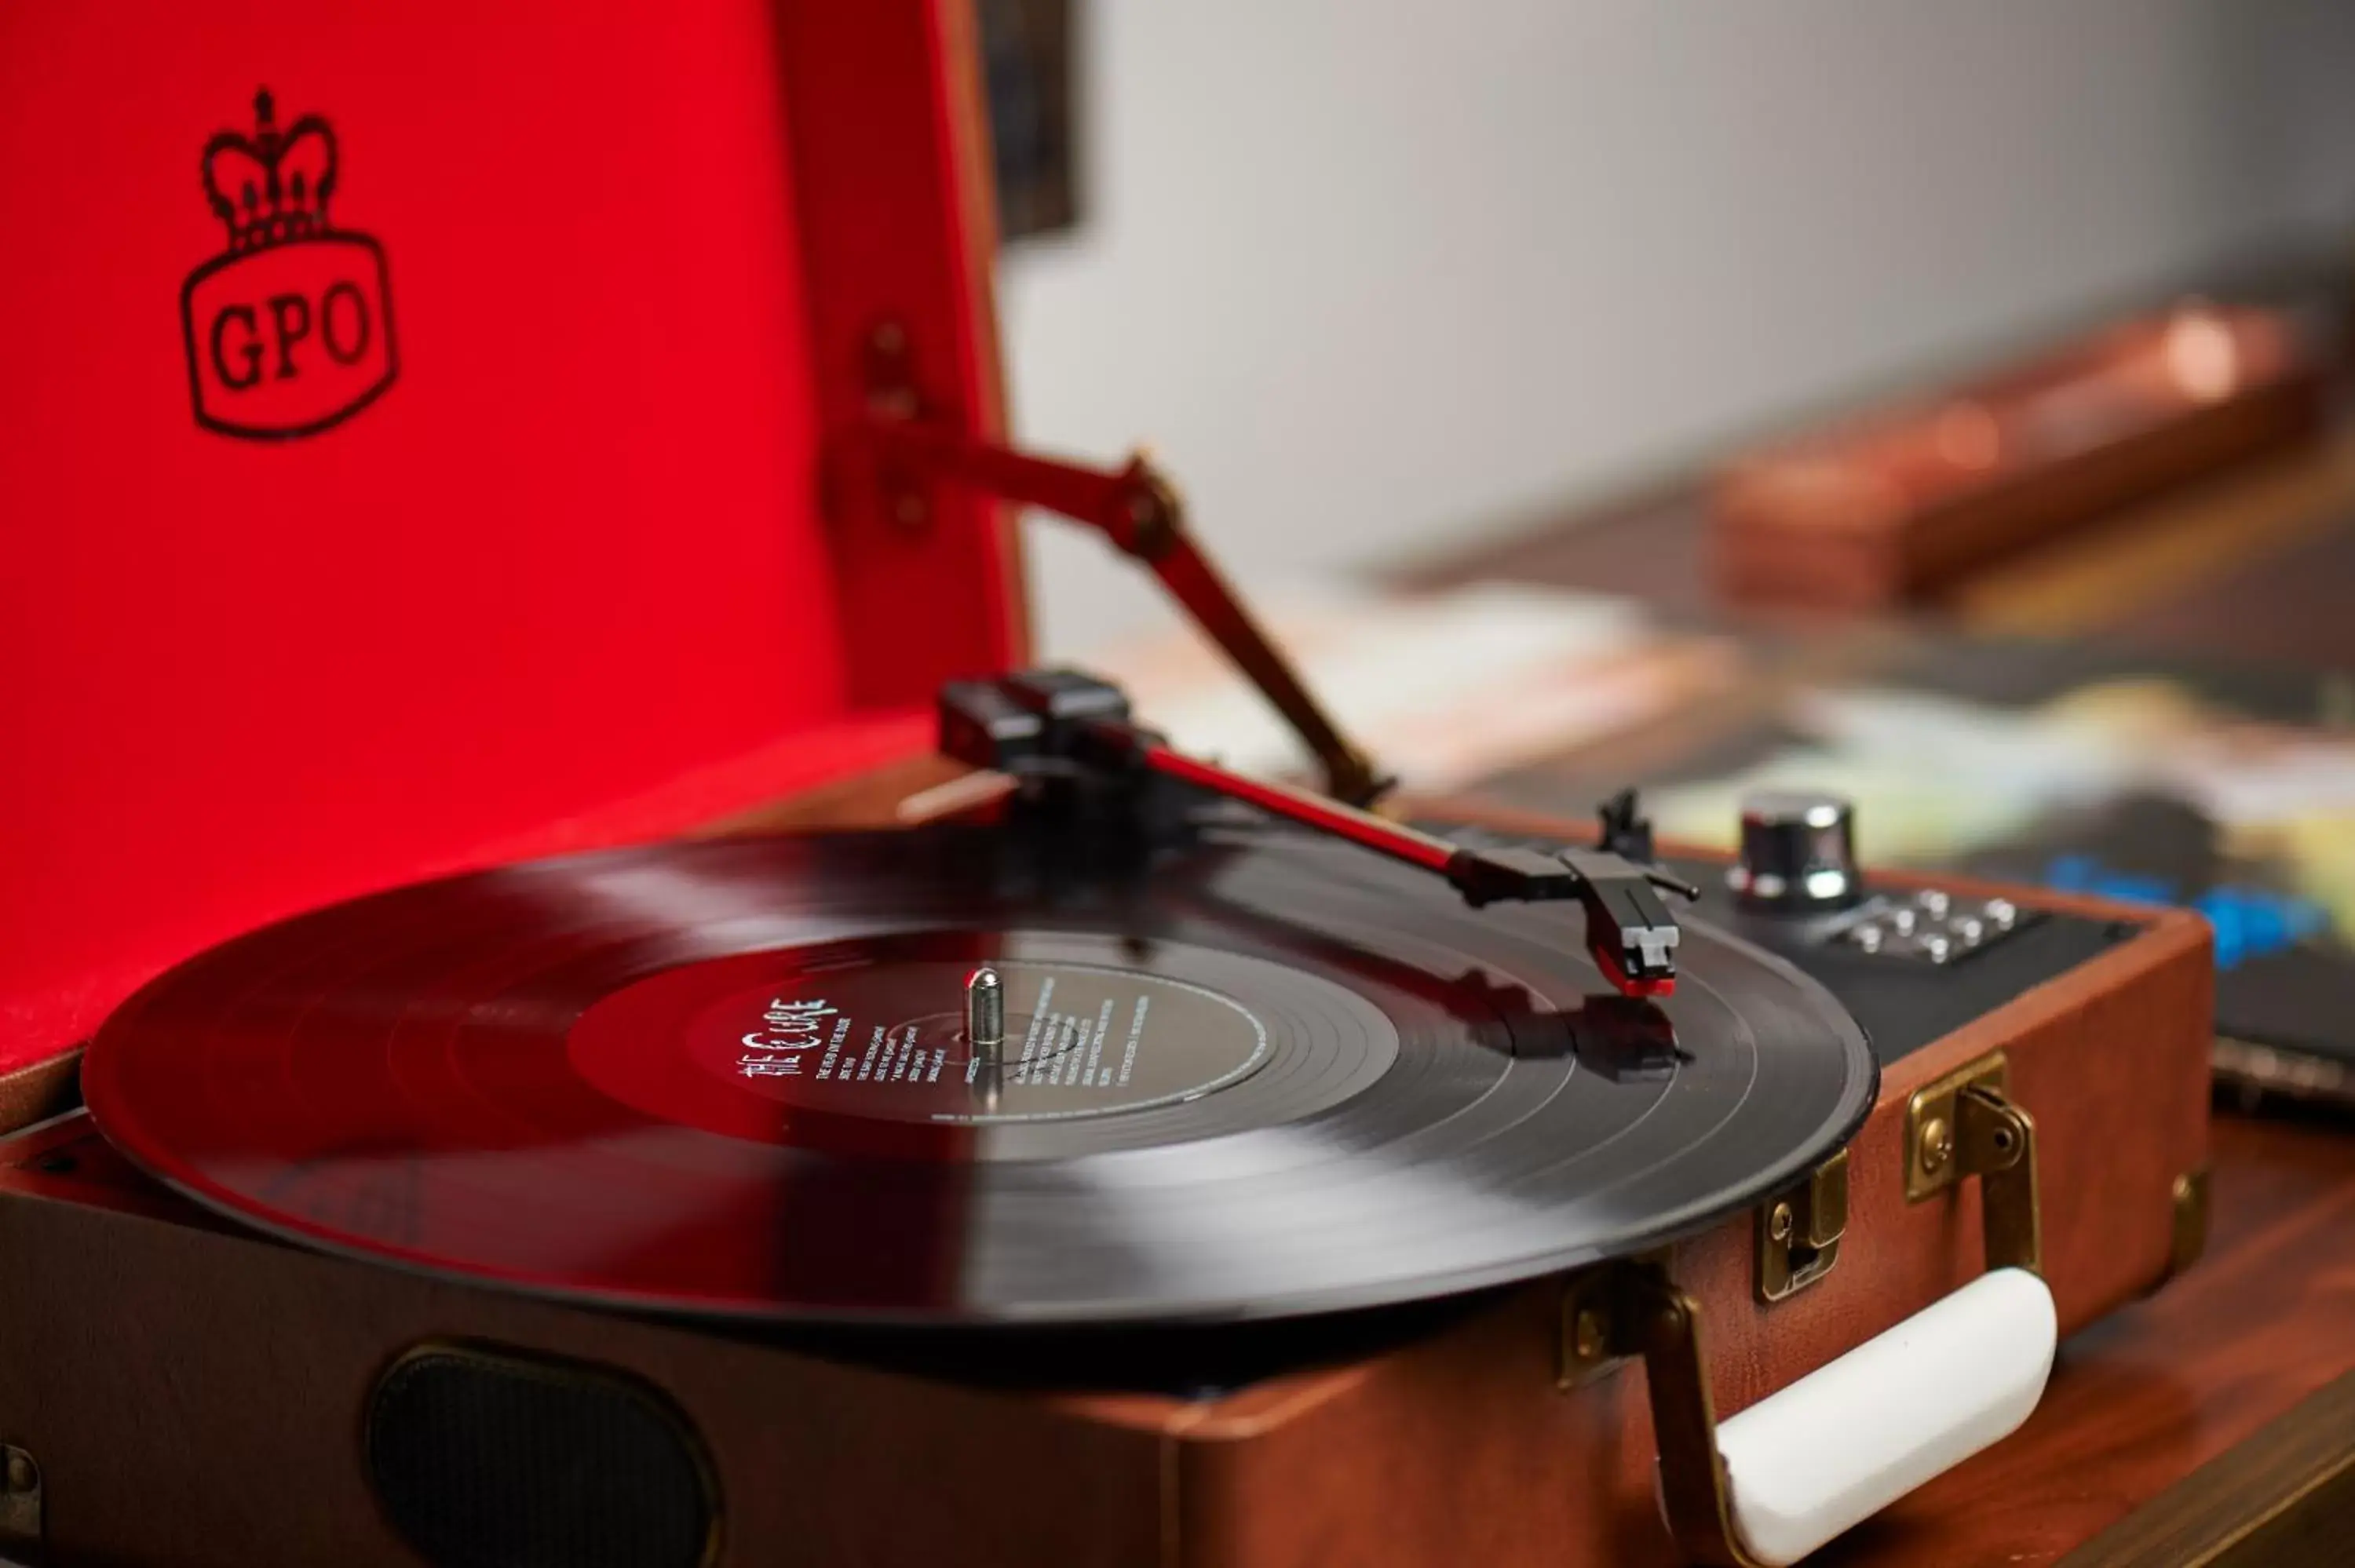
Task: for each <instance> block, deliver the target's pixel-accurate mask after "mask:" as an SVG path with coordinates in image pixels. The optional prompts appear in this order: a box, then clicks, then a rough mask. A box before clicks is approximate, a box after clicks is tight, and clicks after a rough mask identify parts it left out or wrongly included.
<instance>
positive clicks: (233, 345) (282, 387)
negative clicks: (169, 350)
mask: <svg viewBox="0 0 2355 1568" xmlns="http://www.w3.org/2000/svg"><path fill="white" fill-rule="evenodd" d="M337 159H338V153H337V146H336V132H335V128H334V127H333V126H331V125H329V124H328V123H327V122H326V121H325V119H323V118H322V117H320V116H319V115H316V114H304V115H302V116H301V117H299V118H297V119H296V120H295V121H294V122H293V123H292V124H289V125H287V126H284V127H283V128H282V127H281V126H280V125H279V123H278V116H277V103H276V101H275V100H274V99H272V96H271V93H270V90H269V89H268V88H263V89H261V90H260V91H258V92H256V93H255V94H254V95H253V130H252V131H251V132H244V131H220V132H215V133H214V135H213V136H212V138H211V139H210V140H209V141H208V142H207V143H205V148H204V158H203V163H202V172H203V177H204V190H205V199H206V201H207V202H208V204H209V205H210V206H211V207H212V210H213V213H214V215H215V216H216V217H218V218H219V219H220V221H221V222H222V223H223V224H224V225H226V226H227V228H228V241H229V243H228V249H226V250H224V251H223V252H222V253H221V254H219V255H218V256H216V257H214V258H212V259H211V260H208V261H207V262H205V263H204V264H203V265H202V266H200V267H198V268H197V270H195V271H193V272H191V273H190V274H188V280H187V281H186V283H185V284H184V285H183V286H182V288H181V291H180V325H181V332H182V335H183V337H184V339H185V343H186V350H187V356H188V388H189V396H190V397H191V398H192V399H193V401H194V405H195V410H196V417H197V424H198V425H200V426H202V427H203V428H204V429H208V430H212V431H214V432H216V433H218V434H220V435H224V436H237V437H242V438H245V439H247V440H293V439H294V438H297V437H301V436H308V435H315V434H317V433H318V432H319V431H321V430H324V429H329V428H331V427H333V426H335V425H338V424H341V423H342V422H343V421H344V420H346V419H347V418H351V416H352V415H354V414H356V413H357V412H359V410H360V409H362V408H366V407H368V405H369V404H370V403H372V402H374V401H375V400H376V399H377V398H378V397H380V396H382V395H383V393H384V391H385V389H386V388H387V387H390V386H391V385H392V382H393V377H394V376H396V375H397V374H398V372H399V368H400V361H399V357H398V355H397V354H396V352H395V349H394V344H393V336H392V294H391V280H390V277H389V272H388V270H387V269H386V266H385V259H384V247H383V246H381V245H379V244H378V243H377V241H376V240H375V239H374V238H370V237H369V236H368V235H365V234H359V233H356V232H354V231H352V230H349V229H341V228H335V227H334V226H333V225H332V224H331V223H330V222H329V221H328V216H327V204H328V202H329V201H330V199H332V198H333V197H334V196H335V195H336V178H337Z"/></svg>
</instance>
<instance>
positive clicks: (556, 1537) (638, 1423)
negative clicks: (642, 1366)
mask: <svg viewBox="0 0 2355 1568" xmlns="http://www.w3.org/2000/svg"><path fill="white" fill-rule="evenodd" d="M710 1475H711V1471H710V1467H709V1464H707V1463H706V1462H705V1459H704V1456H703V1453H702V1451H701V1448H700V1446H699V1445H698V1443H697V1441H696V1438H695V1435H694V1433H693V1432H692V1431H691V1430H690V1429H689V1428H688V1427H687V1424H686V1422H685V1420H684V1419H682V1418H681V1417H680V1416H679V1415H678V1414H677V1413H676V1412H675V1411H674V1410H673V1409H672V1407H671V1405H670V1404H669V1403H668V1402H667V1401H666V1400H665V1399H664V1398H663V1397H662V1396H661V1395H659V1394H657V1393H655V1392H654V1391H653V1390H651V1389H649V1388H646V1387H645V1386H643V1385H642V1384H639V1383H634V1382H632V1381H630V1380H627V1379H624V1378H621V1377H616V1376H614V1375H613V1374H612V1373H610V1372H603V1371H601V1370H599V1369H596V1368H593V1367H588V1366H583V1365H581V1364H578V1363H574V1362H567V1361H542V1360H538V1359H536V1358H534V1359H526V1358H523V1357H519V1356H514V1355H507V1354H502V1353H499V1352H496V1351H487V1350H479V1349H474V1348H472V1347H467V1346H449V1345H437V1346H432V1347H429V1348H424V1349H421V1350H417V1351H411V1352H410V1353H409V1354H408V1355H406V1356H403V1357H402V1358H401V1359H400V1361H396V1362H394V1363H393V1364H392V1366H391V1367H390V1368H389V1369H388V1370H387V1371H386V1372H385V1374H384V1376H383V1377H382V1378H380V1379H378V1383H377V1386H376V1392H375V1393H374V1394H373V1395H372V1396H371V1397H370V1399H369V1402H368V1480H369V1483H370V1484H371V1485H372V1486H373V1487H374V1488H375V1489H376V1495H377V1499H378V1502H379V1503H380V1504H381V1505H382V1507H383V1509H384V1511H385V1515H386V1517H387V1518H388V1519H389V1520H391V1522H392V1525H393V1528H394V1529H396V1530H398V1531H400V1533H401V1535H402V1536H403V1537H404V1538H406V1539H407V1541H408V1542H409V1543H410V1545H411V1546H412V1547H414V1548H416V1550H417V1551H418V1552H419V1553H420V1554H421V1555H422V1556H423V1557H424V1558H425V1559H426V1561H427V1562H429V1563H433V1564H434V1565H435V1568H607V1565H608V1564H611V1565H612V1568H698V1564H701V1563H705V1562H706V1561H707V1560H708V1559H709V1557H710V1556H711V1555H712V1547H713V1544H714V1542H716V1540H717V1534H718V1532H717V1531H716V1529H715V1528H714V1527H715V1521H716V1519H717V1514H718V1510H717V1506H716V1503H715V1500H714V1499H713V1496H712V1487H711V1480H710Z"/></svg>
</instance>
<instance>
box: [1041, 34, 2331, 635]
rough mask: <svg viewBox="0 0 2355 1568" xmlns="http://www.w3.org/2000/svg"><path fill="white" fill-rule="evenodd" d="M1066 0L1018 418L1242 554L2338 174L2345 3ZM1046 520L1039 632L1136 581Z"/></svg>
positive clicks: (1354, 545) (2073, 294) (1069, 624)
mask: <svg viewBox="0 0 2355 1568" xmlns="http://www.w3.org/2000/svg"><path fill="white" fill-rule="evenodd" d="M1081 3H1082V9H1083V12H1084V16H1083V22H1084V30H1083V36H1082V59H1083V79H1082V84H1083V90H1084V94H1085V98H1086V103H1085V108H1084V116H1085V122H1086V132H1085V145H1086V147H1087V149H1088V152H1089V153H1090V154H1091V155H1092V164H1091V167H1090V168H1089V169H1088V170H1087V196H1086V202H1087V207H1088V217H1087V220H1086V224H1085V227H1084V228H1083V229H1082V231H1081V232H1080V233H1079V234H1077V235H1076V236H1074V237H1072V238H1068V239H1060V240H1053V241H1047V242H1042V243H1033V244H1031V245H1029V246H1027V247H1021V248H1018V249H1015V250H1013V251H1012V252H1011V253H1010V254H1009V255H1008V256H1007V260H1006V262H1005V265H1004V268H1003V270H1002V273H1001V278H1000V287H1001V308H1002V312H1003V317H1004V323H1005V329H1006V344H1007V365H1008V367H1009V372H1010V377H1011V381H1012V387H1013V402H1014V418H1015V421H1016V426H1015V428H1016V430H1017V432H1018V435H1019V437H1020V438H1021V439H1022V440H1025V441H1027V442H1028V443H1030V444H1034V445H1037V446H1040V447H1043V448H1047V449H1050V450H1068V451H1071V452H1075V453H1082V454H1088V455H1093V456H1103V457H1110V456H1113V455H1115V454H1116V453H1118V452H1119V451H1121V450H1124V448H1125V447H1126V446H1127V445H1128V444H1130V443H1131V442H1132V441H1133V440H1137V439H1139V438H1143V439H1146V440H1150V441H1151V442H1152V443H1153V444H1154V446H1155V448H1156V450H1157V451H1158V452H1159V453H1160V454H1161V455H1162V456H1163V457H1164V458H1165V459H1166V460H1167V463H1168V465H1169V466H1170V467H1171V469H1172V470H1173V471H1174V472H1175V473H1176V474H1177V476H1178V477H1179V478H1180V479H1181V480H1182V482H1184V483H1185V485H1186V488H1187V490H1188V494H1189V496H1190V498H1191V499H1192V501H1193V503H1194V505H1195V510H1196V514H1197V516H1198V519H1199V526H1200V528H1201V530H1202V532H1203V534H1204V535H1206V536H1207V537H1208V538H1209V542H1210V543H1211V545H1212V546H1213V547H1214V548H1215V549H1216V550H1217V551H1218V552H1219V553H1220V555H1221V556H1224V557H1225V558H1226V559H1227V560H1228V561H1230V562H1231V564H1232V565H1233V566H1234V567H1236V569H1237V573H1238V575H1239V576H1240V577H1241V578H1242V579H1243V580H1244V582H1245V583H1246V584H1247V585H1259V586H1261V587H1262V588H1264V587H1265V586H1266V585H1268V584H1270V583H1271V582H1273V581H1277V580H1280V579H1282V578H1283V577H1286V576H1287V575H1293V574H1299V573H1303V572H1305V573H1312V574H1315V573H1330V572H1333V571H1336V570H1339V569H1345V568H1349V567H1365V566H1367V565H1369V564H1371V563H1380V562H1384V561H1394V560H1397V559H1400V558H1401V557H1407V556H1416V555H1424V554H1429V553H1432V552H1433V551H1434V550H1438V549H1443V548H1444V547H1445V546H1446V545H1447V544H1448V543H1449V542H1450V541H1454V540H1461V539H1464V538H1466V537H1469V536H1471V535H1472V534H1473V533H1474V532H1476V531H1481V530H1486V531H1489V532H1493V531H1495V530H1497V529H1498V528H1508V527H1509V526H1511V525H1512V524H1514V523H1515V522H1516V521H1518V520H1524V519H1526V518H1527V517H1529V515H1530V514H1532V512H1533V511H1536V510H1538V509H1541V508H1543V507H1545V506H1547V505H1549V504H1553V503H1561V502H1562V501H1564V500H1566V499H1571V498H1574V497H1577V496H1580V495H1582V494H1591V493H1595V492H1597V491H1598V490H1603V489H1607V488H1608V487H1610V486H1612V485H1614V484H1616V483H1620V482H1625V481H1626V480H1627V479H1629V478H1630V477H1632V476H1635V475H1638V474H1642V473H1644V472H1646V471H1649V470H1651V469H1654V468H1656V467H1657V466H1658V465H1660V464H1662V463H1665V462H1669V461H1675V460H1678V459H1680V458H1684V457H1687V456H1689V455H1690V454H1691V453H1693V452H1695V451H1696V450H1701V449H1703V448H1705V447H1707V446H1708V445H1709V444H1710V443H1711V442H1713V441H1717V440H1724V439H1725V438H1726V437H1727V436H1729V435H1730V434H1732V433H1734V432H1737V431H1742V430H1745V429H1753V428H1755V427H1756V426H1757V425H1758V424H1759V423H1760V422H1761V421H1767V420H1774V419H1777V418H1790V417H1791V416H1792V415H1793V414H1794V413H1795V412H1796V411H1797V410H1801V409H1804V408H1806V407H1807V406H1809V405H1810V404H1817V405H1820V404H1821V403H1822V402H1824V401H1825V400H1826V399H1827V398H1837V397H1841V396H1843V395H1845V394H1848V393H1849V392H1852V391H1853V390H1854V389H1855V388H1857V387H1861V386H1870V385H1871V384H1873V383H1876V382H1885V381H1886V380H1888V379H1889V378H1890V377H1891V376H1902V375H1903V374H1905V373H1906V372H1907V371H1908V370H1909V369H1913V368H1915V367H1921V366H1931V367H1935V366H1941V365H1942V364H1943V363H1945V362H1947V361H1951V360H1952V358H1953V357H1954V356H1955V355H1957V354H1964V355H1969V354H1973V353H1976V352H1980V351H1983V350H1984V349H1986V348H1987V346H1988V345H1990V344H2000V343H2002V342H2003V341H2004V340H2005V339H2006V338H2007V337H2008V336H2014V335H2017V334H2021V333H2023V332H2026V331H2028V330H2030V329H2031V328H2034V327H2036V326H2038V325H2040V324H2041V323H2045V322H2050V321H2051V320H2053V319H2055V318H2056V317H2058V318H2062V319H2065V318H2066V317H2067V316H2068V314H2069V313H2072V312H2073V311H2076V310H2081V309H2083V308H2086V307H2088V306H2089V305H2098V304H2099V303H2101V302H2105V300H2106V299H2108V298H2110V297H2112V296H2114V295H2115V294H2116V293H2118V292H2119V291H2131V290H2133V289H2135V288H2136V287H2137V285H2140V284H2143V283H2145V282H2146V281H2150V280H2155V279H2164V278H2167V277H2169V276H2171V275H2175V274H2179V272H2181V271H2182V270H2184V269H2186V268H2188V267H2195V266H2197V265H2198V264H2199V263H2200V260H2202V259H2203V258H2207V257H2211V256H2214V255H2217V254H2219V253H2221V252H2223V251H2226V250H2229V249H2232V247H2233V246H2234V245H2236V244H2238V243H2241V242H2243V241H2244V240H2246V239H2248V238H2251V237H2253V236H2256V235H2260V234H2263V233H2264V232H2267V231H2269V230H2270V229H2272V228H2274V227H2275V225H2276V224H2277V223H2278V221H2279V220H2281V219H2282V218H2283V217H2286V216H2288V215H2290V214H2292V213H2294V212H2295V213H2298V214H2301V215H2307V216H2311V215H2313V214H2315V213H2317V212H2321V213H2327V214H2333V215H2339V216H2343V215H2345V214H2346V212H2347V211H2348V210H2349V207H2350V203H2349V201H2348V199H2347V198H2348V197H2349V196H2355V142H2350V140H2349V132H2350V125H2349V121H2350V115H2349V113H2348V112H2347V111H2346V105H2347V104H2348V103H2349V102H2350V101H2355V49H2350V48H2348V46H2350V44H2355V27H2350V26H2348V25H2347V20H2348V17H2349V15H2350V13H2355V6H2347V7H2334V6H2332V5H2331V4H2330V0H2041V3H2039V0H1935V3H1933V0H1773V3H1769V0H1751V3H1748V4H1733V3H1723V4H1704V3H1701V0H1460V3H1457V4H1452V5H1450V4H1439V3H1433V0H1351V3H1346V4H1345V3H1343V0H1081ZM2309 122H2314V123H2309ZM2318 125H2320V126H2326V127H2328V128H2329V129H2331V130H2333V131H2335V132H2337V136H2336V139H2335V140H2334V139H2333V138H2332V137H2330V136H2326V135H2322V134H2321V133H2320V132H2319V131H2318V129H2317V126H2318ZM1031 537H1032V542H1033V546H1034V548H1033V551H1032V556H1031V559H1032V563H1033V564H1032V574H1033V589H1034V606H1035V610H1036V614H1037V617H1038V620H1039V625H1040V626H1041V628H1042V630H1043V631H1044V633H1045V646H1046V647H1047V648H1048V649H1049V650H1050V652H1058V653H1061V652H1071V651H1074V650H1077V649H1082V648H1084V647H1085V646H1087V645H1089V644H1091V643H1093V642H1096V641H1101V640H1102V639H1103V638H1105V637H1106V636H1108V635H1112V634H1114V633H1117V632H1118V631H1120V630H1122V629H1123V628H1124V627H1127V626H1131V625H1133V624H1135V622H1136V621H1138V620H1152V619H1155V618H1157V617H1158V616H1159V615H1160V613H1161V612H1160V610H1159V609H1157V607H1156V600H1155V599H1154V597H1153V595H1152V594H1151V593H1150V592H1149V591H1147V590H1146V589H1145V588H1140V587H1138V586H1137V585H1136V583H1135V579H1134V578H1133V577H1132V576H1131V575H1130V574H1129V573H1128V572H1127V571H1126V570H1125V569H1124V568H1123V567H1120V566H1117V565H1114V564H1112V563H1111V562H1109V561H1108V560H1107V558H1106V557H1105V556H1103V552H1102V551H1101V549H1100V548H1099V547H1098V546H1094V545H1093V544H1092V542H1089V541H1085V540H1082V539H1079V538H1077V537H1075V536H1071V535H1064V534H1061V533H1060V531H1056V530H1054V529H1053V527H1052V525H1051V524H1035V523H1034V524H1032V526H1031Z"/></svg>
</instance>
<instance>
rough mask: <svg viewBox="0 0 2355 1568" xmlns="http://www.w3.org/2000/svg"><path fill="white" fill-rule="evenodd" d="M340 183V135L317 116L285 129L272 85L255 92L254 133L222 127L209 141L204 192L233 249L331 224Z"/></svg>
mask: <svg viewBox="0 0 2355 1568" xmlns="http://www.w3.org/2000/svg"><path fill="white" fill-rule="evenodd" d="M335 188H336V133H335V132H334V131H333V130H331V129H330V128H329V127H328V125H327V122H325V121H324V120H322V119H320V118H319V117H318V116H317V115H315V114H305V115H304V116H303V118H302V119H300V120H297V121H296V122H294V123H293V124H292V125H290V126H288V127H287V128H286V129H285V130H283V131H281V130H279V129H278V125H277V106H276V104H275V103H274V102H273V101H272V99H271V96H270V90H269V89H268V88H266V87H265V88H263V89H262V90H261V91H259V92H257V93H255V94H254V95H253V134H252V135H251V136H246V135H244V134H242V133H240V132H235V131H222V132H217V133H216V134H215V135H214V137H213V139H212V140H211V141H209V142H208V143H205V195H206V196H208V197H209V198H210V199H211V201H212V204H213V210H214V211H215V212H217V213H218V214H220V216H221V221H222V222H224V223H226V224H228V225H229V249H230V251H231V252H232V253H234V252H236V251H240V250H250V249H253V248H254V247H255V246H257V245H274V244H277V243H279V242H280V241H282V240H286V239H296V238H303V237H304V236H307V235H312V234H316V233H318V232H320V231H321V230H322V229H325V228H326V227H327V197H328V196H330V195H332V194H333V193H334V191H335Z"/></svg>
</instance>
